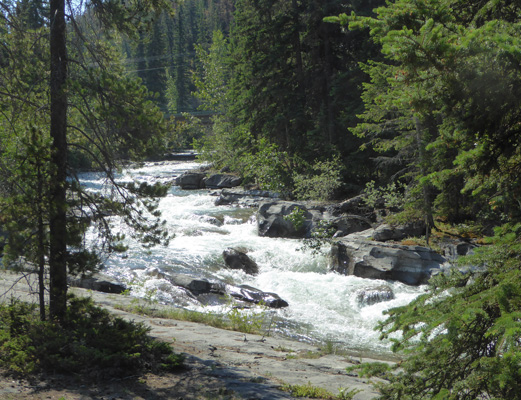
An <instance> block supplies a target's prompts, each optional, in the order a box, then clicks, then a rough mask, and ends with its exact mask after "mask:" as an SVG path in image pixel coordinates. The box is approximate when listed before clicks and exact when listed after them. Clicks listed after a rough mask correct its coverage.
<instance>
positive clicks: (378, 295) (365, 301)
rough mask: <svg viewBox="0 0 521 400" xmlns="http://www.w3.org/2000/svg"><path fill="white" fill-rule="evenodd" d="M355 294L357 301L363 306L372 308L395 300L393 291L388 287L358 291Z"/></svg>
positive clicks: (375, 287) (382, 286) (381, 286)
mask: <svg viewBox="0 0 521 400" xmlns="http://www.w3.org/2000/svg"><path fill="white" fill-rule="evenodd" d="M355 294H356V301H357V303H358V304H359V305H361V306H370V305H373V304H376V303H381V302H384V301H389V300H392V299H394V293H393V290H392V289H391V288H390V287H389V286H387V285H380V286H374V287H367V288H363V289H358V290H357V291H356V293H355Z"/></svg>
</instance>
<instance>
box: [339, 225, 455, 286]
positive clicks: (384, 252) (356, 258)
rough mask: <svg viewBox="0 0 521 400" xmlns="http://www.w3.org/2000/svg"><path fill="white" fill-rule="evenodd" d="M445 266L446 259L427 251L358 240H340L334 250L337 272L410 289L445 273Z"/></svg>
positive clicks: (350, 238)
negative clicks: (443, 271) (391, 281)
mask: <svg viewBox="0 0 521 400" xmlns="http://www.w3.org/2000/svg"><path fill="white" fill-rule="evenodd" d="M351 236H353V235H351ZM445 262H446V259H445V258H444V257H442V256H441V255H440V254H438V253H436V252H434V251H433V250H431V249H428V248H426V247H420V246H403V245H397V244H390V243H378V242H374V241H370V240H366V239H363V238H359V237H349V236H348V237H347V238H342V239H339V240H337V241H336V242H335V243H333V245H332V248H331V266H332V267H331V268H332V269H333V270H334V271H337V272H339V273H341V274H344V275H354V276H358V277H361V278H370V279H384V280H385V279H390V280H396V281H400V282H403V283H406V284H408V285H420V284H424V283H427V281H428V280H429V278H430V277H431V276H432V275H434V274H436V273H439V272H440V271H442V269H443V264H444V263H445Z"/></svg>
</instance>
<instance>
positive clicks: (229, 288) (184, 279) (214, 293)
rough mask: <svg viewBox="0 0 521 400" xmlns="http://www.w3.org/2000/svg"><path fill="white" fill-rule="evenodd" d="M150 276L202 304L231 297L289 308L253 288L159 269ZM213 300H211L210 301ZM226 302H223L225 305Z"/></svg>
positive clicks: (155, 269)
mask: <svg viewBox="0 0 521 400" xmlns="http://www.w3.org/2000/svg"><path fill="white" fill-rule="evenodd" d="M149 275H152V276H156V277H157V278H161V279H165V280H167V281H169V282H170V283H172V284H173V285H175V286H178V287H182V288H185V289H187V290H189V291H190V292H191V293H192V294H193V295H194V296H196V298H197V299H199V298H200V302H201V303H203V304H207V303H208V302H209V301H210V302H212V303H213V302H216V301H219V300H220V299H221V297H220V296H226V295H227V296H231V297H233V298H234V299H237V300H240V301H244V302H248V303H254V304H263V305H265V306H267V307H272V308H282V307H287V306H288V303H287V301H285V300H283V299H281V298H280V296H278V295H277V294H275V293H270V292H263V291H262V290H259V289H256V288H253V287H251V286H246V285H241V286H234V285H229V284H226V283H224V282H220V281H212V282H210V281H209V280H207V279H204V278H195V277H192V276H190V275H186V274H166V273H164V272H161V271H159V270H158V269H157V268H154V269H152V270H151V271H150V272H149ZM210 298H211V300H209V299H210ZM225 302H226V300H223V304H224V303H225Z"/></svg>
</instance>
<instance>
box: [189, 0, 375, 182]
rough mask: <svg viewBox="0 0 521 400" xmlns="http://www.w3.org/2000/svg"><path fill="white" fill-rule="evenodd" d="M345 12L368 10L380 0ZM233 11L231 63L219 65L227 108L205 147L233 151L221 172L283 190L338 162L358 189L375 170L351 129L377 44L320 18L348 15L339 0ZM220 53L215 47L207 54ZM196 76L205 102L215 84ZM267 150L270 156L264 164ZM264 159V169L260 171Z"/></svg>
mask: <svg viewBox="0 0 521 400" xmlns="http://www.w3.org/2000/svg"><path fill="white" fill-rule="evenodd" d="M374 4H378V2H374ZM348 6H349V7H351V8H354V9H357V10H358V11H361V12H362V13H370V12H371V9H372V6H373V2H369V3H367V2H365V3H364V4H363V5H355V4H353V3H351V4H349V5H348ZM235 7H236V10H235V14H234V15H235V19H234V24H233V28H232V30H231V34H230V38H229V44H228V48H229V56H228V57H222V62H223V64H222V66H221V69H222V70H223V71H230V73H229V83H228V87H227V90H228V92H227V94H226V99H227V106H226V108H225V110H224V113H223V114H224V116H223V117H221V118H219V119H217V120H216V122H217V125H215V126H214V130H215V132H214V133H215V135H214V136H213V137H212V138H209V140H208V141H207V142H206V145H207V149H211V150H210V151H208V152H207V153H208V154H211V153H212V154H213V153H215V150H216V146H215V145H218V148H219V151H217V152H218V153H219V154H221V155H225V154H226V153H227V150H226V149H225V148H226V147H228V148H229V149H235V150H234V151H232V152H231V153H230V151H229V150H228V153H230V154H233V155H232V156H231V157H228V158H227V157H221V159H220V160H219V162H220V164H219V165H221V166H224V165H228V166H229V167H232V168H234V169H236V170H238V171H239V172H241V173H242V174H243V175H244V176H246V177H249V178H250V179H251V180H253V181H256V182H257V183H262V184H263V185H265V186H266V185H268V186H270V185H271V187H279V188H280V187H284V190H286V191H291V190H292V187H293V186H294V184H295V183H294V181H295V179H294V177H293V176H292V175H293V174H294V173H298V174H299V176H301V175H302V174H309V175H310V176H312V175H314V174H315V172H314V171H316V169H314V168H313V166H312V164H313V163H314V162H315V161H324V162H325V161H327V160H333V159H336V158H335V157H338V160H339V161H340V163H338V165H337V166H336V168H338V171H342V172H343V173H344V176H343V178H344V179H346V180H349V181H350V183H351V184H360V183H361V182H362V181H363V178H362V176H367V173H368V170H369V169H365V165H364V164H363V163H360V162H358V161H357V160H359V157H360V150H359V145H360V144H361V142H360V141H358V139H357V138H356V137H354V136H353V135H351V134H350V133H349V131H348V127H349V126H354V124H355V122H356V113H357V112H358V111H360V110H361V108H360V107H361V104H362V103H361V101H360V90H359V89H360V88H359V86H360V83H361V82H362V81H363V80H364V74H363V72H362V71H361V70H360V68H359V64H358V63H359V62H360V61H364V60H366V59H367V57H369V56H370V55H371V54H372V53H373V52H375V49H376V47H374V46H373V45H372V44H371V43H370V42H369V41H368V37H367V36H366V35H365V33H352V34H351V35H349V36H346V35H345V34H344V33H343V32H342V31H341V29H340V28H339V27H338V26H335V25H333V24H328V23H325V22H324V21H323V18H324V17H325V16H328V15H331V14H333V13H336V12H339V11H341V10H344V4H343V3H342V2H338V1H326V2H316V1H298V2H297V1H261V2H256V1H255V2H254V1H250V0H241V1H237V2H236V4H235ZM214 39H215V36H214ZM214 45H215V42H214ZM214 52H215V48H210V49H209V53H208V57H210V58H211V57H215V55H212V54H214ZM199 55H200V56H202V55H201V53H199ZM201 59H202V60H205V57H204V56H202V58H201ZM202 64H203V65H204V61H202ZM199 76H200V77H202V80H199V81H198V85H197V88H198V93H199V96H202V95H203V94H205V93H208V92H209V90H208V89H209V86H210V85H211V84H212V83H211V81H210V80H206V81H205V77H204V74H203V75H199ZM202 83H205V84H206V85H207V86H206V87H204V85H202ZM203 148H204V147H203ZM267 153H270V154H271V156H270V157H264V155H265V154H267ZM261 159H264V160H265V161H266V162H267V164H266V165H260V163H259V162H258V161H259V160H261ZM214 161H216V160H214ZM344 167H346V168H344ZM255 171H256V172H255Z"/></svg>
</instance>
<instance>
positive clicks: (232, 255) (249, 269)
mask: <svg viewBox="0 0 521 400" xmlns="http://www.w3.org/2000/svg"><path fill="white" fill-rule="evenodd" d="M223 258H224V262H225V263H226V266H227V267H228V268H231V269H240V270H243V271H244V272H246V273H247V274H250V275H256V274H258V273H259V266H258V265H257V263H256V262H255V261H253V260H252V259H250V258H249V257H248V256H247V255H246V254H245V253H244V252H242V251H239V250H236V249H232V248H228V249H226V250H224V251H223Z"/></svg>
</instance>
